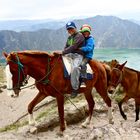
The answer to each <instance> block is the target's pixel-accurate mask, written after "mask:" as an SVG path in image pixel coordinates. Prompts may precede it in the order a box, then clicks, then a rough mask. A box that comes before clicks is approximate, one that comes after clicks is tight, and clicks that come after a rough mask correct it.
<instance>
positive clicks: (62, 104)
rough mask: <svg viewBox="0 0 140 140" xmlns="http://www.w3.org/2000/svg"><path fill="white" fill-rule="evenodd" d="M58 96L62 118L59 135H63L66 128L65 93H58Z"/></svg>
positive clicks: (60, 117) (60, 116)
mask: <svg viewBox="0 0 140 140" xmlns="http://www.w3.org/2000/svg"><path fill="white" fill-rule="evenodd" d="M56 95H57V97H56V99H57V105H58V113H59V119H60V132H59V133H58V135H63V131H64V130H65V120H64V95H62V94H60V93H56Z"/></svg>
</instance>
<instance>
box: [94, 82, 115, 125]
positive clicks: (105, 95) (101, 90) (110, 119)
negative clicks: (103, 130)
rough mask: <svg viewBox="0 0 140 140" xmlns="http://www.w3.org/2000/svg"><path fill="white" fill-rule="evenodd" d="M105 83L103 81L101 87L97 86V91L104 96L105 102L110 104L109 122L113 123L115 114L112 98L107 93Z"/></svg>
mask: <svg viewBox="0 0 140 140" xmlns="http://www.w3.org/2000/svg"><path fill="white" fill-rule="evenodd" d="M103 85H104V83H102V87H101V88H99V87H97V86H96V90H97V92H98V93H99V94H100V96H101V97H102V98H103V100H104V101H105V103H106V104H107V106H108V119H109V123H110V124H113V123H114V121H113V115H112V107H111V100H110V98H109V97H108V95H107V90H104V89H106V88H104V87H103Z"/></svg>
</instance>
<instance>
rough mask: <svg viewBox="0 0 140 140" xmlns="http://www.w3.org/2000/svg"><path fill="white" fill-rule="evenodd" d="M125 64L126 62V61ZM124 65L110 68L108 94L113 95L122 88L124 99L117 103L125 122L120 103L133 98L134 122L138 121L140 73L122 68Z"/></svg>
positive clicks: (125, 117)
mask: <svg viewBox="0 0 140 140" xmlns="http://www.w3.org/2000/svg"><path fill="white" fill-rule="evenodd" d="M126 62H127V61H126ZM126 62H125V63H123V64H122V65H120V64H117V65H116V67H114V68H112V70H111V73H110V81H109V86H108V93H109V94H112V97H113V96H114V95H113V94H115V91H116V89H117V88H119V87H121V86H122V87H123V92H124V93H125V97H124V98H123V100H122V101H120V102H119V109H120V113H121V115H122V116H123V118H124V119H125V120H126V119H127V116H126V115H125V114H124V112H123V110H122V103H123V102H126V101H128V100H129V99H130V98H134V100H135V106H136V110H135V111H136V120H135V121H137V120H139V106H140V72H139V71H136V70H133V69H130V68H128V67H124V66H125V64H126Z"/></svg>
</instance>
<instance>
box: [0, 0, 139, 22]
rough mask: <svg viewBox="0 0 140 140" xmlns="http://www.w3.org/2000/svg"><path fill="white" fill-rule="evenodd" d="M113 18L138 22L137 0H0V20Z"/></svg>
mask: <svg viewBox="0 0 140 140" xmlns="http://www.w3.org/2000/svg"><path fill="white" fill-rule="evenodd" d="M96 15H113V16H118V17H120V18H124V19H135V20H139V21H140V0H0V20H21V19H64V18H71V17H91V16H96Z"/></svg>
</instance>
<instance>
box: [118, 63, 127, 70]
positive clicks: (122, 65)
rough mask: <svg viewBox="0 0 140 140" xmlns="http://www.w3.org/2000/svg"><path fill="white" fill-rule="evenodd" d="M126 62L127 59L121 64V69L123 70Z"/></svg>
mask: <svg viewBox="0 0 140 140" xmlns="http://www.w3.org/2000/svg"><path fill="white" fill-rule="evenodd" d="M126 63H127V61H125V62H124V63H123V64H121V65H120V66H119V69H120V70H122V69H123V67H124V66H125V64H126Z"/></svg>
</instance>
